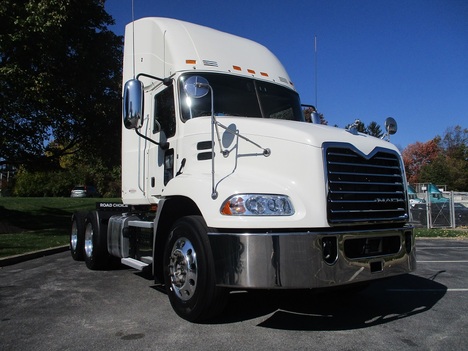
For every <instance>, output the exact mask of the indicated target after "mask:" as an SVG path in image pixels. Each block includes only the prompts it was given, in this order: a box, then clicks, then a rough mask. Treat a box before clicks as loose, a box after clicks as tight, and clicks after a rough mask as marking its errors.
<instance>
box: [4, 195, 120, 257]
mask: <svg viewBox="0 0 468 351" xmlns="http://www.w3.org/2000/svg"><path fill="white" fill-rule="evenodd" d="M99 201H112V202H119V201H120V199H89V198H64V197H63V198H61V197H57V198H55V197H54V198H52V197H49V198H21V197H0V258H1V257H7V256H12V255H18V254H22V253H27V252H32V251H36V250H42V249H47V248H51V247H57V246H61V245H66V244H67V243H68V235H69V231H70V224H71V223H70V219H71V215H72V214H73V212H75V211H89V210H93V209H94V208H96V202H99Z"/></svg>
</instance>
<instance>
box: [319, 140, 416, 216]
mask: <svg viewBox="0 0 468 351" xmlns="http://www.w3.org/2000/svg"><path fill="white" fill-rule="evenodd" d="M325 152H326V166H327V179H328V222H329V223H330V224H332V225H345V224H347V223H353V224H356V223H362V224H367V223H394V222H403V221H406V220H407V218H408V214H407V204H406V192H405V186H404V172H403V169H402V166H401V163H400V158H399V156H398V154H397V153H395V152H393V151H391V150H385V149H382V150H377V151H375V152H374V153H373V155H372V156H371V157H369V156H365V155H362V154H360V153H358V152H357V151H355V150H354V149H351V148H350V147H337V146H330V147H328V148H326V151H325Z"/></svg>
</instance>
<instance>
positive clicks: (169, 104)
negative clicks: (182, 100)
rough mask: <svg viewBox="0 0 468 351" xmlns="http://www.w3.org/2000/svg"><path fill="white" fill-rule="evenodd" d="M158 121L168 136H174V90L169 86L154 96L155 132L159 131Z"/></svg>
mask: <svg viewBox="0 0 468 351" xmlns="http://www.w3.org/2000/svg"><path fill="white" fill-rule="evenodd" d="M156 122H158V123H159V124H160V125H161V130H162V131H163V132H164V133H165V134H166V138H170V137H172V136H174V134H175V130H176V121H175V106H174V91H173V88H172V87H168V88H166V89H164V90H163V91H162V92H160V93H159V94H158V95H156V96H155V97H154V124H153V125H154V127H153V133H157V132H158V129H157V128H156V126H157V123H156Z"/></svg>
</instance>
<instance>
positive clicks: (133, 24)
mask: <svg viewBox="0 0 468 351" xmlns="http://www.w3.org/2000/svg"><path fill="white" fill-rule="evenodd" d="M133 1H134V0H132V61H133V62H132V64H133V79H135V71H136V69H135V10H134V8H135V6H134V5H133Z"/></svg>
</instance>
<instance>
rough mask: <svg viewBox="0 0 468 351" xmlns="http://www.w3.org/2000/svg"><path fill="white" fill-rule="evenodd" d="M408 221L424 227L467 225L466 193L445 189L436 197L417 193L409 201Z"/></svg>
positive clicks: (467, 202) (467, 195) (467, 194)
mask: <svg viewBox="0 0 468 351" xmlns="http://www.w3.org/2000/svg"><path fill="white" fill-rule="evenodd" d="M410 221H411V223H412V224H413V225H414V226H416V227H425V228H457V227H468V193H464V192H453V191H451V192H446V191H445V192H441V194H440V196H437V197H434V196H433V194H430V193H429V192H426V193H418V194H417V197H416V199H413V200H411V201H410Z"/></svg>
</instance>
